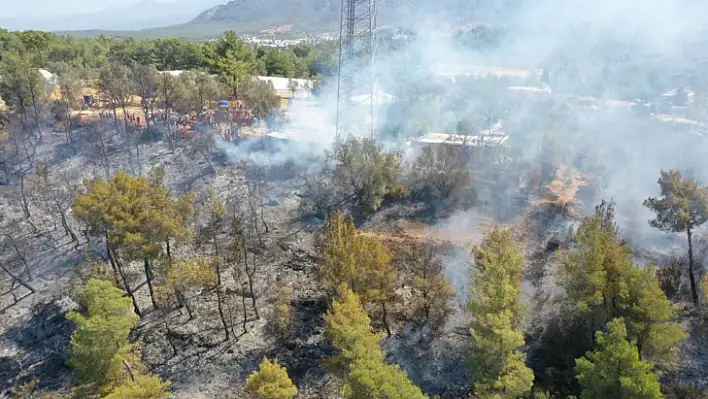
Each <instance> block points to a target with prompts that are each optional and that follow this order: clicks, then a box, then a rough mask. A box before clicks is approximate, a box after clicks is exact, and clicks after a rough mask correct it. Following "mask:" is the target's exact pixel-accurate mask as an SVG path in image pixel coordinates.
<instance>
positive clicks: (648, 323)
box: [561, 202, 686, 366]
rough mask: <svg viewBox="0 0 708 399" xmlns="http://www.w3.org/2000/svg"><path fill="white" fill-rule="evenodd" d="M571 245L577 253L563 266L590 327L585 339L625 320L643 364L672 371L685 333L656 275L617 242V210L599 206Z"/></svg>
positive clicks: (565, 282) (565, 280)
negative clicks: (647, 362)
mask: <svg viewBox="0 0 708 399" xmlns="http://www.w3.org/2000/svg"><path fill="white" fill-rule="evenodd" d="M573 241H574V243H575V244H576V248H575V249H574V250H573V251H571V252H569V253H568V254H567V255H566V258H565V260H564V261H563V265H562V269H561V271H562V273H563V275H562V285H563V286H564V288H565V291H566V295H567V296H568V298H569V299H570V301H571V302H572V303H573V304H574V305H575V308H576V309H577V310H578V311H579V312H578V313H579V316H580V317H581V318H582V319H583V320H585V321H586V323H587V325H588V328H587V330H586V331H587V333H588V334H589V335H590V334H593V333H594V332H595V331H597V330H599V329H600V328H601V327H602V326H604V325H605V324H606V323H608V322H609V321H610V320H612V319H614V318H617V317H622V318H623V319H624V320H625V321H626V322H627V329H628V332H629V337H630V340H632V341H633V342H636V345H637V349H638V350H639V353H640V358H642V359H644V360H648V361H651V362H653V363H655V364H657V365H661V366H668V365H670V364H671V363H672V362H673V360H674V359H675V355H676V351H677V349H678V345H679V343H680V342H681V341H682V340H683V339H685V338H686V333H685V331H684V328H683V327H682V326H681V325H679V324H677V323H674V322H673V320H674V318H675V311H674V309H673V306H672V305H671V302H670V301H669V300H668V298H667V297H666V294H665V293H664V292H663V291H662V290H661V288H660V286H659V282H658V280H657V278H656V273H655V272H654V270H652V269H650V268H649V269H645V270H642V269H640V268H639V267H637V266H636V264H635V263H634V261H633V259H632V254H631V252H630V251H629V249H628V248H627V247H626V246H625V245H624V244H623V243H622V242H620V241H619V239H618V238H617V225H616V224H615V222H614V209H613V204H612V203H605V202H603V203H602V204H600V205H599V206H598V207H597V208H596V211H595V215H594V216H592V217H588V218H586V219H585V220H584V221H583V222H582V223H581V224H580V226H579V227H578V230H577V231H576V232H575V233H574V234H573ZM588 342H589V341H588ZM588 349H589V348H588Z"/></svg>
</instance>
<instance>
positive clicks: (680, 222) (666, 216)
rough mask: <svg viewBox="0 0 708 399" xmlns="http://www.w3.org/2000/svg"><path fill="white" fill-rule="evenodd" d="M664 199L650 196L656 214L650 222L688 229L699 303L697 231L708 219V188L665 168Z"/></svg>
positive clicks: (691, 274) (690, 265)
mask: <svg viewBox="0 0 708 399" xmlns="http://www.w3.org/2000/svg"><path fill="white" fill-rule="evenodd" d="M658 184H659V187H660V188H661V197H660V198H652V197H650V198H647V199H646V200H645V201H644V206H646V207H647V208H649V209H651V210H652V211H653V212H654V213H656V219H654V220H651V221H650V222H649V224H650V225H651V226H652V227H655V228H657V229H660V230H662V231H667V232H672V233H680V232H684V231H685V232H686V237H687V238H688V277H689V281H690V283H691V295H692V297H693V303H695V304H698V288H697V287H696V276H695V273H694V270H693V268H694V259H693V232H694V230H695V229H696V228H698V227H700V226H701V225H702V224H704V223H705V222H706V221H708V187H704V186H701V185H699V184H698V183H697V182H696V181H695V180H693V179H691V178H684V177H683V176H682V175H681V172H679V171H676V170H670V171H661V177H659V181H658Z"/></svg>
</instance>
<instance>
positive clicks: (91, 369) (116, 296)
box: [67, 279, 138, 389]
mask: <svg viewBox="0 0 708 399" xmlns="http://www.w3.org/2000/svg"><path fill="white" fill-rule="evenodd" d="M79 302H80V303H81V306H82V307H83V308H84V309H85V312H83V313H78V312H71V313H69V315H68V316H67V317H68V319H69V320H71V321H73V322H74V324H76V330H75V331H74V333H73V334H72V335H71V355H70V356H69V362H68V363H69V366H71V367H72V368H73V369H74V371H75V373H74V375H75V377H76V383H77V384H78V385H85V386H90V387H91V389H97V388H98V387H100V386H101V385H103V383H104V382H105V379H106V377H105V376H106V372H107V371H108V368H109V366H110V364H111V360H112V359H113V357H114V356H115V355H116V354H117V353H118V352H119V351H120V349H121V348H122V347H124V346H126V345H128V344H129V340H128V334H129V333H130V330H131V329H132V328H133V327H134V326H135V323H136V322H137V321H138V316H137V315H136V314H135V313H133V309H132V306H131V301H130V298H125V297H123V292H122V291H121V290H120V289H118V288H116V287H115V286H113V284H111V283H110V282H108V281H103V280H96V279H91V280H89V281H88V284H87V285H86V287H85V288H84V289H83V290H82V291H81V293H80V300H79Z"/></svg>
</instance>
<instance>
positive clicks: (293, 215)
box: [0, 128, 706, 399]
mask: <svg viewBox="0 0 708 399" xmlns="http://www.w3.org/2000/svg"><path fill="white" fill-rule="evenodd" d="M88 134H89V133H88V128H86V129H84V131H80V132H78V133H77V140H76V141H75V144H74V149H72V148H70V147H69V146H67V145H66V144H65V143H64V142H63V138H61V137H57V136H52V135H46V137H45V138H44V142H43V143H41V144H38V145H37V146H36V155H35V158H36V159H37V160H46V162H48V163H49V164H50V165H51V168H52V174H53V175H55V176H60V175H61V176H69V179H70V181H67V182H66V184H68V185H69V186H70V187H72V188H76V187H78V186H79V185H80V184H81V181H82V180H83V179H89V178H91V177H93V176H95V175H96V174H98V173H101V172H102V171H103V170H106V169H107V170H109V172H110V173H114V172H115V171H118V170H125V171H128V172H130V173H134V174H138V173H149V172H150V171H151V170H153V169H154V168H156V167H163V168H164V170H165V182H166V184H167V185H168V186H169V187H171V188H172V189H173V190H174V192H175V193H176V194H179V193H183V192H186V191H195V192H197V193H204V192H205V191H206V188H207V187H209V188H211V189H213V190H214V191H215V192H216V194H217V195H220V196H223V197H232V198H234V200H235V201H242V202H245V201H246V196H247V195H248V193H247V188H246V182H245V180H246V176H245V172H244V169H243V168H242V167H240V166H239V165H238V162H237V161H238V160H234V159H229V157H228V156H227V155H226V154H224V153H223V152H222V151H220V150H218V149H217V148H215V147H211V148H208V147H207V149H206V152H207V153H206V154H205V152H204V151H198V150H195V149H194V148H193V147H190V143H186V142H185V143H180V144H179V145H177V146H176V148H175V149H174V150H173V149H170V147H169V146H168V145H167V144H166V143H165V141H162V140H155V141H152V142H145V143H143V144H141V145H140V148H139V152H140V159H139V160H138V157H137V152H136V149H135V148H134V147H131V148H130V150H131V151H130V152H129V151H128V148H126V146H125V145H124V138H123V136H122V135H121V134H119V133H116V132H114V133H112V134H108V135H107V136H106V148H107V154H106V157H104V158H103V159H102V160H100V159H99V156H98V155H96V151H95V146H92V144H91V143H90V140H88ZM82 135H83V136H82ZM82 137H83V139H82ZM227 145H232V144H230V143H228V144H227ZM106 160H107V161H108V162H107V164H106V162H105V161H106ZM34 164H35V165H36V162H35V163H34ZM26 167H28V170H29V171H30V172H29V173H28V175H29V174H31V170H32V169H33V167H32V166H26ZM28 181H29V179H28ZM561 185H562V184H561V183H558V182H554V183H553V184H551V185H549V192H548V193H547V197H548V198H550V199H548V198H542V199H540V200H539V199H537V200H535V201H534V200H533V199H529V200H528V201H526V203H525V204H524V206H523V207H522V208H519V209H515V210H514V216H513V217H511V218H505V219H504V220H499V219H497V218H495V217H494V216H492V213H491V212H489V211H488V210H486V209H485V207H484V206H480V207H475V208H472V209H468V210H453V211H450V212H447V213H446V214H445V216H444V217H441V216H440V215H434V217H430V216H425V217H423V216H421V215H427V214H426V212H425V208H426V204H424V203H404V204H395V205H388V206H386V207H384V208H383V209H382V210H380V211H379V212H378V213H376V214H375V215H374V216H373V217H371V218H369V219H367V220H366V221H364V222H363V223H361V226H360V229H361V230H362V232H363V233H364V234H369V235H374V236H377V237H378V238H380V239H381V240H382V241H384V242H385V243H386V244H387V245H389V246H390V247H391V248H392V249H394V250H395V249H397V248H402V247H405V246H406V245H409V243H411V242H420V241H432V242H434V243H436V244H437V245H438V246H439V247H440V248H441V256H442V257H443V264H444V275H445V277H446V279H447V280H448V282H450V283H451V285H452V286H453V288H454V289H455V291H456V297H455V301H454V309H455V311H454V312H453V314H452V316H451V317H450V318H449V320H448V321H447V323H446V324H445V326H443V328H442V330H441V331H432V330H430V329H428V328H427V327H421V326H418V325H416V324H414V323H411V322H407V321H405V317H403V315H404V314H405V309H403V308H402V307H401V308H398V309H394V310H393V312H392V313H393V316H392V333H393V334H392V336H391V337H389V338H388V339H386V341H385V343H384V349H385V351H386V353H387V354H388V356H389V358H390V360H391V361H393V362H395V363H397V364H400V365H401V367H402V368H403V369H404V370H405V371H406V372H407V373H408V375H409V376H410V378H411V379H412V380H413V382H415V384H416V385H418V386H420V387H421V389H423V391H425V392H426V393H428V394H431V395H433V394H441V395H442V397H443V398H445V397H448V398H461V397H464V395H465V392H466V389H467V381H468V376H467V373H466V367H465V364H466V363H465V362H466V360H465V357H466V347H467V346H468V345H469V344H468V342H469V332H468V325H469V320H468V319H467V317H468V316H466V313H465V312H463V311H462V309H463V308H464V307H465V306H466V301H467V290H468V286H469V277H470V264H471V257H470V249H471V248H472V246H474V245H476V244H478V243H479V242H480V241H481V240H482V238H483V235H484V233H485V232H486V231H488V230H489V229H491V228H492V227H494V226H507V227H509V228H511V229H512V230H513V232H514V236H515V238H516V239H517V240H518V241H519V242H522V243H523V250H524V254H525V256H526V268H527V276H526V279H525V282H524V291H525V298H526V300H527V302H529V303H530V305H531V306H530V309H532V311H533V312H537V313H538V314H541V313H543V312H544V309H542V306H536V305H534V304H533V303H532V302H533V301H536V300H538V297H537V296H536V293H537V291H538V290H539V287H544V286H547V285H549V284H550V285H552V284H553V282H552V281H551V280H552V277H553V276H551V275H549V273H550V274H552V272H549V268H552V267H551V266H549V265H553V264H554V262H557V259H556V250H557V249H558V248H559V247H560V246H561V245H562V244H563V240H564V239H566V238H567V232H568V229H569V228H570V227H571V226H572V225H573V223H574V222H575V221H577V220H578V218H579V217H580V215H582V214H586V213H587V211H588V210H587V209H580V208H578V207H577V204H578V203H580V202H579V200H578V201H577V202H576V203H573V201H574V200H576V199H578V197H580V196H582V194H583V193H580V194H578V191H579V190H581V186H582V184H581V179H580V177H578V176H574V177H573V178H572V179H571V181H570V183H569V184H567V187H566V188H567V189H564V188H563V187H560V186H561ZM264 187H266V189H265V192H264V194H263V197H264V201H263V203H264V204H265V205H264V208H263V216H264V222H265V224H266V225H267V226H268V233H267V234H266V238H265V240H266V246H267V248H268V251H267V252H266V253H265V254H263V255H262V256H259V259H258V261H257V265H256V267H257V273H256V274H255V279H254V284H255V287H254V291H255V292H257V293H258V295H257V297H256V298H255V307H254V306H253V298H251V297H248V294H247V293H246V292H245V291H244V290H243V289H242V287H241V286H240V285H239V284H238V283H237V278H236V276H235V270H234V269H233V268H230V267H226V268H225V270H224V271H223V276H224V287H225V293H226V294H225V297H226V300H225V303H226V313H227V319H228V321H229V324H230V330H231V337H230V339H229V340H228V341H225V340H224V329H223V327H222V324H221V321H220V318H219V315H218V314H217V305H216V295H215V293H214V292H213V290H208V289H207V290H203V291H201V292H195V293H194V294H193V296H192V297H191V298H189V300H190V302H191V303H192V313H193V317H190V315H189V314H188V312H187V311H186V310H185V309H184V308H182V309H176V308H175V307H165V308H160V309H154V308H153V306H152V304H151V301H150V298H149V292H148V287H147V286H146V285H145V284H144V282H143V281H142V280H141V279H142V274H140V267H141V265H131V267H132V268H133V273H132V275H131V276H130V278H131V282H132V284H133V285H134V286H137V287H139V288H138V289H137V296H138V300H139V302H140V305H141V307H142V308H143V309H144V311H145V314H144V317H143V318H142V319H141V321H140V323H139V325H138V327H137V328H136V329H135V330H134V332H133V336H132V339H133V340H134V341H135V342H137V343H139V345H140V347H141V350H142V355H143V360H144V362H145V363H146V364H147V365H148V366H150V367H151V368H152V371H153V372H155V373H157V374H158V375H160V376H161V377H162V378H164V379H169V380H170V381H171V382H172V389H173V391H174V396H175V397H176V398H184V399H187V398H188V399H201V398H216V399H220V398H224V399H226V398H235V397H243V395H244V388H245V380H246V377H247V376H248V375H249V374H250V373H251V372H253V371H254V370H255V369H256V368H257V366H258V364H259V363H260V361H261V360H262V359H263V357H264V356H267V357H269V358H277V359H278V360H279V361H280V363H281V364H283V365H284V366H285V367H286V368H287V370H288V373H289V374H290V377H291V378H292V379H293V382H294V383H295V384H296V385H297V386H298V388H299V389H300V395H299V396H298V397H299V398H322V399H324V398H333V397H337V395H338V389H339V386H338V384H337V382H336V381H334V380H332V379H331V378H330V377H329V376H328V375H327V373H326V372H325V370H324V369H323V367H322V364H321V363H322V359H324V358H326V357H327V356H330V355H332V354H333V353H334V352H333V349H332V347H331V346H330V345H329V343H328V341H327V339H326V337H325V334H324V330H325V329H324V314H325V312H326V310H327V306H328V302H327V297H326V295H325V293H324V290H323V288H322V287H321V285H320V283H319V282H318V276H317V265H318V263H319V262H320V260H319V259H318V254H317V251H316V249H315V248H316V246H315V242H316V235H317V232H318V230H319V229H320V228H321V226H322V222H323V221H322V220H321V219H316V218H302V216H301V212H300V202H301V190H302V182H301V180H300V178H299V177H298V176H297V174H296V173H293V174H292V176H288V177H284V178H278V179H275V178H274V179H273V180H272V181H267V182H266V184H265V186H264ZM568 187H569V188H568ZM32 189H34V188H33V187H32V185H31V184H30V183H27V190H28V194H27V196H28V197H29V198H30V199H29V203H30V211H31V217H30V218H29V219H30V220H31V221H32V223H33V224H34V225H35V226H36V228H37V231H34V228H32V227H31V226H30V225H29V223H28V221H27V220H26V219H27V218H25V217H23V209H22V203H21V200H20V195H21V193H19V188H18V183H17V181H16V180H11V181H10V182H9V184H6V185H3V186H0V198H1V199H0V201H1V202H0V213H2V214H3V216H4V217H3V223H5V226H7V227H6V234H5V239H4V241H3V252H2V254H1V255H0V260H2V262H3V265H5V266H6V267H7V268H8V269H9V270H10V271H12V272H13V273H15V274H16V275H20V276H21V277H22V278H23V279H25V280H27V282H28V285H30V286H31V288H32V289H34V290H35V292H34V293H32V292H30V291H29V290H28V289H27V288H26V287H23V286H20V285H18V284H15V283H13V281H12V279H10V278H9V277H7V276H5V275H3V277H2V279H0V282H2V285H3V286H2V288H3V290H2V296H1V297H0V397H6V396H7V397H11V396H12V394H11V392H12V390H13V389H15V388H17V387H18V386H19V385H20V384H22V383H23V382H27V381H30V380H34V379H39V386H40V387H41V388H44V389H48V390H61V389H67V387H68V386H69V384H70V381H71V370H70V369H69V368H68V366H66V359H67V356H68V351H69V348H70V344H69V339H70V336H71V333H72V331H73V326H72V325H71V323H70V322H69V321H68V320H67V319H66V317H65V316H66V314H67V312H69V311H71V310H75V309H77V308H78V305H77V304H76V302H75V301H74V300H73V299H72V298H73V297H72V295H71V291H72V289H73V286H74V285H75V284H76V281H77V279H80V276H82V275H84V274H85V273H87V272H88V270H89V269H90V266H89V263H90V262H89V260H93V261H96V262H98V263H99V264H103V265H106V264H107V259H106V256H105V245H104V244H103V243H102V242H100V240H97V239H95V238H92V239H91V240H90V241H88V242H87V239H86V237H85V236H84V235H82V234H77V235H78V236H79V237H78V242H73V241H72V240H71V237H69V236H68V235H67V234H65V232H64V230H63V229H62V228H61V226H55V220H56V216H57V215H51V214H49V213H48V212H47V211H46V210H44V209H43V208H42V205H41V201H40V200H39V194H33V193H30V191H31V190H32ZM558 198H561V199H562V201H561V202H563V203H562V204H560V205H559V204H558V203H555V202H554V201H555V200H558ZM568 203H571V206H576V208H574V209H573V210H569V207H568V206H567V204H568ZM585 208H588V206H587V205H586V206H585ZM70 223H72V227H73V228H74V229H75V230H76V231H77V232H78V231H80V230H81V226H80V225H79V224H78V222H76V220H75V219H73V218H72V220H71V222H70ZM175 251H176V253H177V254H179V255H188V254H189V253H190V252H193V251H195V248H194V246H193V245H183V246H181V247H179V248H176V249H175ZM648 256H653V255H651V254H650V255H648ZM285 286H289V287H291V288H292V290H293V297H292V306H293V310H294V320H295V322H294V326H293V328H292V331H291V332H290V334H289V335H288V336H286V337H281V336H279V335H278V334H277V333H276V332H275V329H274V327H273V325H272V324H273V323H272V319H273V311H274V307H275V302H276V300H277V297H278V294H279V293H280V292H281V290H282V289H283V287H285ZM404 295H405V294H404ZM546 299H548V298H546ZM244 301H245V302H246V306H243V303H244ZM244 308H245V312H244ZM254 308H255V309H257V314H256V311H255V310H254ZM531 318H533V317H531ZM531 324H532V323H531ZM691 342H692V343H690V344H688V346H687V349H686V350H687V351H689V350H690V351H695V352H700V351H703V352H705V351H704V350H703V349H701V346H700V345H697V344H696V342H698V341H696V340H693V341H691ZM701 357H703V358H705V357H706V355H705V354H701V353H699V354H697V355H696V358H701ZM697 364H700V363H694V364H692V365H687V366H686V373H684V374H685V375H684V376H683V377H681V378H684V377H686V376H689V374H691V373H694V374H695V373H697V372H698V368H697V366H696V365H697ZM702 378H704V379H705V377H702Z"/></svg>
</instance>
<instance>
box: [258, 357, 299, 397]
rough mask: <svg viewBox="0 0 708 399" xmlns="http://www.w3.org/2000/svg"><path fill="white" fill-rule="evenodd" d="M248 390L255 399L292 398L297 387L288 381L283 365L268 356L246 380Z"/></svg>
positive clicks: (295, 393)
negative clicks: (272, 360)
mask: <svg viewBox="0 0 708 399" xmlns="http://www.w3.org/2000/svg"><path fill="white" fill-rule="evenodd" d="M246 385H247V387H248V391H249V392H251V394H252V395H253V396H254V398H255V399H292V398H294V397H295V396H296V395H297V387H296V386H295V384H293V382H292V381H290V377H288V372H287V370H285V367H283V366H281V365H279V364H278V362H277V361H274V362H271V361H270V360H268V358H267V357H266V358H263V361H262V362H261V364H260V365H259V366H258V371H254V372H253V374H251V375H250V376H249V377H248V379H247V380H246Z"/></svg>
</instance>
